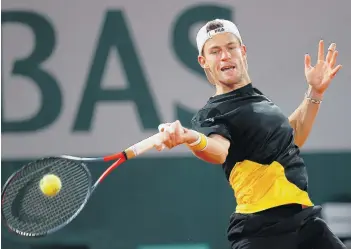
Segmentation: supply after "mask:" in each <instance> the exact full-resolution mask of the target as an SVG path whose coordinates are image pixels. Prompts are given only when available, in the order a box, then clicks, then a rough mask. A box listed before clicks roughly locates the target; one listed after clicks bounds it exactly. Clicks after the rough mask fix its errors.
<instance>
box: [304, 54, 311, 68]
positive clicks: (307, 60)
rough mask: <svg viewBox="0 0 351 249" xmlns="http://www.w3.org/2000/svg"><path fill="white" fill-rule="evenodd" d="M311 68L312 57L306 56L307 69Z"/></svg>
mask: <svg viewBox="0 0 351 249" xmlns="http://www.w3.org/2000/svg"><path fill="white" fill-rule="evenodd" d="M310 67H311V56H310V55H309V54H305V68H306V69H307V68H310Z"/></svg>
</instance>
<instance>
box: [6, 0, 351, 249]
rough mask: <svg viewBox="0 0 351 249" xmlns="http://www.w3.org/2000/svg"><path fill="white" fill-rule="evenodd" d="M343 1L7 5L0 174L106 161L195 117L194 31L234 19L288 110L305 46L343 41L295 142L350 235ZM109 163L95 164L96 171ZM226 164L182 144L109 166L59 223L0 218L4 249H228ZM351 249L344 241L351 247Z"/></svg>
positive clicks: (272, 94)
mask: <svg viewBox="0 0 351 249" xmlns="http://www.w3.org/2000/svg"><path fill="white" fill-rule="evenodd" d="M350 9H351V2H350V1H349V0H335V1H333V2H330V1H327V0H310V1H303V0H294V1H279V0H264V1H262V0H252V1H239V0H230V1H229V0H218V1H199V0H187V1H184V0H178V1H175V0H174V1H167V0H164V1H157V0H149V1H145V2H142V1H140V0H139V1H136V0H119V1H112V0H99V1H92V0H74V1H63V0H61V1H52V0H50V1H48V0H26V1H25V0H3V1H2V12H1V14H2V26H1V27H2V75H1V77H2V78H1V79H2V80H1V83H2V84H1V90H2V95H1V97H2V98H1V104H2V106H1V110H2V116H1V126H2V129H1V132H2V134H1V138H2V159H1V163H2V164H1V181H2V185H3V184H4V182H5V181H6V179H7V178H8V177H9V175H10V174H11V173H12V172H13V171H14V170H16V169H18V168H19V167H20V166H21V165H22V164H23V163H25V162H27V161H29V160H33V159H36V158H38V157H43V156H49V155H59V154H71V155H76V156H101V155H105V154H110V153H113V152H116V151H120V150H122V149H124V148H126V147H127V146H129V145H131V144H133V143H135V142H137V141H139V140H141V139H143V138H146V137H147V136H150V135H152V134H154V133H156V132H157V126H158V125H159V124H160V123H162V122H170V121H174V120H176V119H179V120H180V121H181V122H182V123H183V125H185V126H189V123H190V118H191V117H192V115H193V114H194V113H195V112H196V110H197V109H198V108H200V107H202V106H203V105H204V104H205V102H206V101H207V99H208V98H209V97H210V96H211V94H212V93H213V91H214V90H213V88H212V87H211V86H210V84H209V83H208V82H207V81H206V79H205V76H204V74H203V71H202V69H201V68H200V66H199V65H198V63H197V52H196V44H195V35H196V32H197V30H198V28H199V27H201V26H202V25H203V24H204V23H205V22H207V21H208V20H211V19H214V18H225V19H230V20H232V21H234V22H235V23H236V24H237V26H238V28H239V30H240V32H241V35H242V37H243V41H244V43H245V44H246V46H247V49H248V63H249V73H250V76H251V79H252V80H253V85H255V86H256V87H258V88H259V89H260V90H261V91H262V92H263V93H265V94H266V95H267V96H269V98H271V99H272V100H273V101H274V102H276V103H277V104H278V105H279V106H280V107H281V109H282V110H283V111H284V112H285V113H286V115H289V114H290V113H292V112H293V111H294V109H295V108H296V107H297V106H298V105H299V104H300V103H301V101H302V100H303V97H304V93H305V91H306V89H307V83H306V81H305V78H304V54H305V53H309V54H311V56H312V59H313V62H315V61H316V54H317V46H318V41H319V40H320V39H324V40H325V42H326V46H329V44H330V43H331V42H336V43H337V50H338V51H339V57H338V63H340V64H342V65H343V69H342V70H341V71H340V72H339V73H338V75H337V77H336V78H335V79H334V80H333V82H332V85H331V86H330V88H329V89H328V91H327V93H326V95H325V99H324V102H323V104H322V108H321V111H320V113H319V115H318V117H317V120H316V123H315V126H314V129H313V131H312V133H311V135H310V137H309V140H308V142H307V143H306V145H305V146H304V147H303V148H302V154H303V157H304V159H305V161H306V164H307V168H308V173H309V189H310V195H311V197H312V199H313V201H314V203H315V204H318V205H323V207H324V209H323V216H324V218H325V219H326V221H327V222H328V224H329V225H330V226H331V228H332V230H333V231H334V232H336V233H337V235H338V236H339V237H340V238H341V239H342V240H344V241H345V243H348V242H347V240H348V239H351V225H350V224H351V207H350V205H351V163H350V162H351V134H350V127H351V115H350V105H351V104H350V93H351V69H350V68H351V49H350V44H351V33H350V28H349V27H350V26H351V16H350V15H349V10H350ZM105 166H107V165H104V164H101V165H94V166H93V167H91V170H92V173H93V176H95V177H98V176H99V175H100V174H101V173H102V172H103V170H104V169H105ZM235 205H236V204H235V199H234V195H233V192H232V190H231V188H230V186H229V184H228V183H227V182H226V180H225V177H224V173H223V172H222V169H221V168H220V167H218V166H215V165H210V164H206V163H204V162H202V161H200V160H198V159H196V158H194V157H193V156H192V155H191V154H190V153H189V151H187V150H186V149H185V148H184V147H182V146H180V147H179V148H176V149H174V150H172V151H164V152H161V153H160V152H157V151H152V152H150V153H147V155H145V156H142V157H141V158H138V159H135V160H131V161H130V162H128V163H126V164H124V165H123V166H121V167H120V168H119V169H117V170H116V171H115V172H113V173H112V175H110V176H109V177H108V178H107V179H106V180H105V182H104V184H102V185H101V186H100V187H99V188H98V189H97V191H96V192H95V194H94V195H93V197H92V199H91V200H90V201H89V203H88V205H87V206H86V208H85V209H84V210H83V211H82V213H81V214H80V215H79V216H78V217H77V218H76V219H75V220H74V221H73V222H72V223H71V224H70V225H69V226H67V227H66V228H65V229H63V230H61V231H59V232H57V233H55V234H54V235H51V236H48V237H46V238H41V239H27V238H20V237H17V236H14V235H12V234H10V233H9V232H8V231H7V230H6V229H5V228H3V227H2V231H1V241H2V242H1V248H4V249H48V248H53V249H59V248H61V249H63V248H65V249H229V248H230V245H229V243H228V242H227V239H226V229H227V225H228V221H229V216H230V214H231V213H232V212H233V211H234V209H235ZM350 248H351V246H350Z"/></svg>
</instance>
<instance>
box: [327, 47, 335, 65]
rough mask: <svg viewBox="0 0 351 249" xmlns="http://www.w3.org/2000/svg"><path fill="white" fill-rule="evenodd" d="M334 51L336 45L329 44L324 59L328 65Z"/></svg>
mask: <svg viewBox="0 0 351 249" xmlns="http://www.w3.org/2000/svg"><path fill="white" fill-rule="evenodd" d="M335 49H336V44H335V43H332V44H330V46H329V48H328V54H327V58H326V61H327V62H328V63H330V61H331V60H332V58H333V55H334V52H335Z"/></svg>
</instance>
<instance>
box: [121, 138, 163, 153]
mask: <svg viewBox="0 0 351 249" xmlns="http://www.w3.org/2000/svg"><path fill="white" fill-rule="evenodd" d="M162 142H163V141H162V135H161V133H156V134H155V135H153V136H151V137H148V138H146V139H144V140H142V141H140V142H138V143H136V144H134V145H132V146H130V147H129V148H128V149H126V150H125V151H124V152H125V155H126V156H127V159H132V158H134V157H136V156H138V155H141V154H143V153H145V152H147V151H149V150H151V149H152V148H154V147H155V145H157V144H161V143H162Z"/></svg>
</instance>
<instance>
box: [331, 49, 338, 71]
mask: <svg viewBox="0 0 351 249" xmlns="http://www.w3.org/2000/svg"><path fill="white" fill-rule="evenodd" d="M338 54H339V52H338V51H335V52H334V53H333V56H332V58H331V59H330V63H329V65H330V67H331V68H334V67H335V64H336V57H337V56H338Z"/></svg>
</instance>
